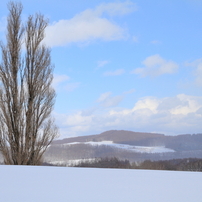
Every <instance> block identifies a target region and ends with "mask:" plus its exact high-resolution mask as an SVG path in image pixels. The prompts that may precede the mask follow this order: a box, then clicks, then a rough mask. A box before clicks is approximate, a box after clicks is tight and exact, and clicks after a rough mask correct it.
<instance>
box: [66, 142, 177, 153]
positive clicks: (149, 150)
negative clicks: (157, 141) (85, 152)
mask: <svg viewBox="0 0 202 202" xmlns="http://www.w3.org/2000/svg"><path fill="white" fill-rule="evenodd" d="M71 144H90V145H92V146H97V145H105V146H111V147H116V148H120V149H125V150H129V151H133V152H139V153H164V152H175V151H174V150H172V149H169V148H165V147H164V146H156V147H146V146H132V145H127V144H116V143H114V142H113V141H101V142H84V143H81V142H72V143H65V144H63V145H71Z"/></svg>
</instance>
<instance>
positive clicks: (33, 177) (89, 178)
mask: <svg viewBox="0 0 202 202" xmlns="http://www.w3.org/2000/svg"><path fill="white" fill-rule="evenodd" d="M0 173H1V180H0V195H1V201H3V202H46V201H47V202H56V201H57V202H67V201H70V202H82V201H84V202H85V201H86V202H114V201H115V202H136V201H137V202H201V199H202V191H201V187H202V173H200V172H179V171H178V172H177V171H151V170H127V169H123V170H120V169H98V168H69V167H41V166H36V167H34V166H5V165H2V166H0Z"/></svg>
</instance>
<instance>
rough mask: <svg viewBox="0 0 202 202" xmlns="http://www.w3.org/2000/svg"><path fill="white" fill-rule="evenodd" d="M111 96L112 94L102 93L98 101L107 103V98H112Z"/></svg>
mask: <svg viewBox="0 0 202 202" xmlns="http://www.w3.org/2000/svg"><path fill="white" fill-rule="evenodd" d="M111 94H112V93H111V92H106V93H102V94H101V95H100V97H99V98H98V99H97V102H103V101H105V100H106V99H107V98H109V97H110V95H111Z"/></svg>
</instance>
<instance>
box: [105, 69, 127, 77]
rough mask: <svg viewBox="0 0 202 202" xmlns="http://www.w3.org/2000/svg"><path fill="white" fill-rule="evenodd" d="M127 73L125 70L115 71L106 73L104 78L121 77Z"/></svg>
mask: <svg viewBox="0 0 202 202" xmlns="http://www.w3.org/2000/svg"><path fill="white" fill-rule="evenodd" d="M124 73H125V70H124V69H117V70H115V71H107V72H104V74H103V75H104V76H119V75H122V74H124Z"/></svg>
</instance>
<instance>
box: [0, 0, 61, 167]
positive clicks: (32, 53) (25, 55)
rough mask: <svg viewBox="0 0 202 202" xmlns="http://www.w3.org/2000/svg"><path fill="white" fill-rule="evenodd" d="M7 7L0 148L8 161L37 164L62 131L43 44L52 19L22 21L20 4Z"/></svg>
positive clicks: (0, 68)
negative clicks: (56, 121)
mask: <svg viewBox="0 0 202 202" xmlns="http://www.w3.org/2000/svg"><path fill="white" fill-rule="evenodd" d="M8 9H9V16H8V18H7V44H6V45H3V44H2V43H1V44H0V50H1V54H2V61H1V64H0V151H1V153H2V155H3V157H4V163H5V164H14V165H38V164H40V163H41V158H42V155H43V154H44V152H45V151H46V149H47V147H48V146H49V145H50V143H51V142H52V140H53V139H54V138H55V137H56V136H57V134H58V129H57V127H56V126H55V125H54V120H53V119H52V118H51V111H52V109H53V105H54V102H55V91H54V89H53V88H52V87H51V82H52V79H53V74H52V72H53V65H52V64H51V56H50V49H49V48H47V47H46V46H45V45H43V44H42V40H43V39H44V31H45V28H46V27H47V24H48V22H47V20H45V19H44V16H43V15H41V14H36V15H34V16H29V17H28V20H27V22H26V24H25V25H24V26H23V24H22V22H21V13H22V4H21V3H14V2H9V4H8ZM22 47H24V48H23V49H22Z"/></svg>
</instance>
